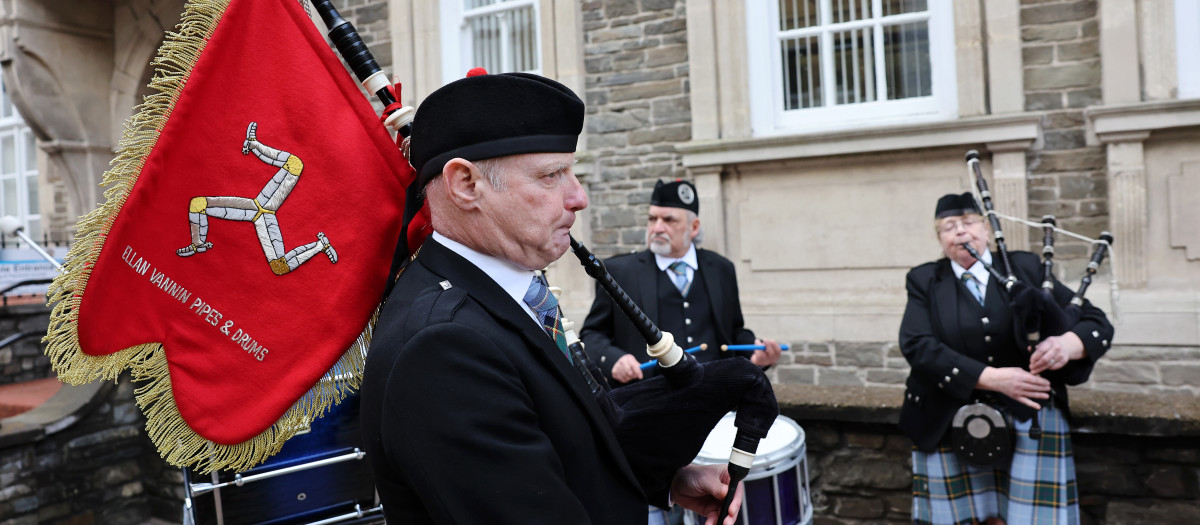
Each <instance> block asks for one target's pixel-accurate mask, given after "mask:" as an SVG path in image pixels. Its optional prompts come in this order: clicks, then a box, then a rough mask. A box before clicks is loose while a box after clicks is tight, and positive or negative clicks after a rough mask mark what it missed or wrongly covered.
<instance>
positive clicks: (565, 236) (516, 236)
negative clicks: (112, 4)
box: [480, 153, 588, 270]
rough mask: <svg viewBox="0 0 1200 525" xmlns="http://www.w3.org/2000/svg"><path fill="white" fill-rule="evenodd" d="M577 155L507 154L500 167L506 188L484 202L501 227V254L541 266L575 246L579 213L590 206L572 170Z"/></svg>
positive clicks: (498, 238)
mask: <svg viewBox="0 0 1200 525" xmlns="http://www.w3.org/2000/svg"><path fill="white" fill-rule="evenodd" d="M574 163H575V154H573V153H532V154H525V155H513V156H511V157H505V158H504V159H502V162H501V163H500V164H499V166H498V167H497V169H498V171H499V176H500V177H503V178H504V180H505V185H506V187H505V188H504V189H503V190H502V191H496V190H494V189H493V191H489V192H488V193H487V195H486V197H485V198H484V199H483V200H482V202H481V203H480V209H481V211H483V213H484V215H485V216H486V218H487V220H488V222H490V223H492V224H493V225H494V226H495V227H496V233H497V236H496V238H495V239H494V242H495V244H496V246H497V248H498V251H499V252H500V253H496V254H493V255H498V256H500V257H503V258H504V259H507V260H509V261H511V262H512V263H514V264H516V265H518V266H521V267H523V268H526V269H529V270H540V269H542V268H545V267H546V265H548V264H550V263H551V262H554V261H555V260H557V259H558V258H559V257H562V255H563V254H564V253H566V251H567V249H568V248H570V246H571V244H570V237H569V236H570V229H571V225H572V224H574V223H575V212H577V211H579V210H582V209H584V208H586V207H587V205H588V198H587V195H586V194H584V192H583V187H582V186H581V185H580V184H579V179H576V178H575V173H574V172H573V171H572V170H571V167H572V165H574Z"/></svg>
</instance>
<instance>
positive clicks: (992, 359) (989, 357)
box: [988, 355, 996, 363]
mask: <svg viewBox="0 0 1200 525" xmlns="http://www.w3.org/2000/svg"><path fill="white" fill-rule="evenodd" d="M995 359H996V358H994V357H992V356H990V355H989V356H988V362H989V363H991V362H992V361H994V360H995Z"/></svg>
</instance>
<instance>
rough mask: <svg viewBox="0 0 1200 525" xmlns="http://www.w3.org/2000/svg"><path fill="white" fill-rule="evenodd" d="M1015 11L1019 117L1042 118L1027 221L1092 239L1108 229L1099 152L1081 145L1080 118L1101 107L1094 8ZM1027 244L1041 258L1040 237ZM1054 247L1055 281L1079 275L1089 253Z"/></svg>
mask: <svg viewBox="0 0 1200 525" xmlns="http://www.w3.org/2000/svg"><path fill="white" fill-rule="evenodd" d="M1021 4H1022V5H1021V41H1022V55H1023V59H1024V73H1025V77H1024V78H1025V110H1026V111H1029V112H1040V113H1041V114H1042V139H1040V140H1039V141H1038V143H1036V144H1035V145H1034V147H1033V148H1032V149H1031V150H1030V152H1029V153H1028V156H1027V165H1028V168H1029V181H1028V183H1029V186H1028V187H1029V215H1030V216H1031V217H1035V218H1037V217H1041V216H1043V215H1054V216H1055V217H1056V218H1057V219H1058V224H1059V226H1060V227H1062V228H1064V229H1067V230H1070V231H1073V232H1076V233H1079V234H1081V235H1085V236H1087V237H1091V238H1093V239H1094V238H1096V237H1097V236H1099V234H1100V232H1101V231H1103V230H1106V229H1108V184H1107V178H1106V174H1105V170H1106V166H1105V152H1104V148H1103V147H1102V146H1100V145H1089V144H1087V140H1086V133H1085V130H1084V128H1085V123H1084V118H1083V110H1084V108H1086V107H1087V106H1093V105H1098V104H1100V103H1101V102H1102V100H1101V91H1100V31H1099V25H1100V24H1099V20H1098V19H1097V17H1096V14H1097V4H1096V1H1095V0H1065V1H1064V0H1022V2H1021ZM1022 227H1023V226H1022ZM1030 242H1031V243H1034V244H1036V245H1037V249H1036V250H1035V251H1036V252H1037V253H1040V249H1041V248H1040V246H1041V235H1030ZM1055 244H1056V248H1057V251H1056V256H1055V262H1056V263H1060V268H1059V271H1060V273H1059V275H1060V276H1063V275H1066V276H1079V275H1082V274H1083V268H1084V266H1086V264H1087V258H1088V257H1089V256H1090V251H1091V250H1090V248H1089V246H1088V245H1086V244H1084V243H1082V242H1079V241H1076V240H1073V239H1069V238H1064V237H1062V236H1059V238H1058V239H1056V243H1055ZM1077 284H1078V283H1077V282H1076V283H1073V284H1072V286H1074V285H1077Z"/></svg>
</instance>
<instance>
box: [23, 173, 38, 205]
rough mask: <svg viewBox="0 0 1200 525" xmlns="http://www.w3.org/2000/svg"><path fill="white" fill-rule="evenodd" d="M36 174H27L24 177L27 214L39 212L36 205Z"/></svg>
mask: <svg viewBox="0 0 1200 525" xmlns="http://www.w3.org/2000/svg"><path fill="white" fill-rule="evenodd" d="M37 179H38V178H37V175H28V176H26V177H25V192H26V193H27V194H29V215H37V214H39V213H41V210H40V209H39V206H38V180H37Z"/></svg>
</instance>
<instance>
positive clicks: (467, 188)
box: [442, 157, 483, 210]
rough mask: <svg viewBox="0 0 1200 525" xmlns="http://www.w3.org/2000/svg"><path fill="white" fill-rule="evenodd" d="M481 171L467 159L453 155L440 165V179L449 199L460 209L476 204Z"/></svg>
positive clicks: (480, 188) (480, 187)
mask: <svg viewBox="0 0 1200 525" xmlns="http://www.w3.org/2000/svg"><path fill="white" fill-rule="evenodd" d="M482 176H483V173H482V172H480V171H479V167H478V166H476V165H475V164H474V163H472V162H471V161H469V160H466V159H462V158H458V157H455V158H453V159H450V160H448V161H446V165H445V166H443V167H442V179H444V180H443V183H444V184H445V185H446V193H447V194H448V196H449V197H450V201H451V202H453V203H454V205H455V206H457V207H458V208H461V209H464V210H466V209H472V208H475V207H476V206H478V202H479V198H480V190H482V189H483V188H482Z"/></svg>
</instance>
